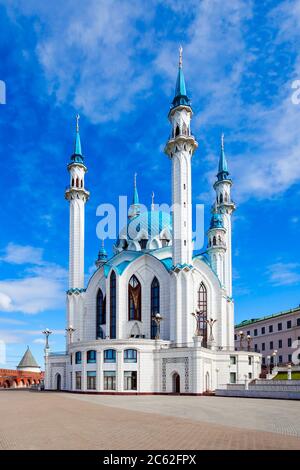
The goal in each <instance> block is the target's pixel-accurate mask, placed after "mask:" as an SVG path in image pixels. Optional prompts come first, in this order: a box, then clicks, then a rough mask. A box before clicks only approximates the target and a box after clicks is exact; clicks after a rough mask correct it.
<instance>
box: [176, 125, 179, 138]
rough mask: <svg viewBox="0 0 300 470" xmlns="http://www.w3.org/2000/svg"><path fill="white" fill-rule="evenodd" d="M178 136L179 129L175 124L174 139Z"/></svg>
mask: <svg viewBox="0 0 300 470" xmlns="http://www.w3.org/2000/svg"><path fill="white" fill-rule="evenodd" d="M179 134H180V129H179V126H178V124H177V126H176V129H175V137H177V136H178V135H179Z"/></svg>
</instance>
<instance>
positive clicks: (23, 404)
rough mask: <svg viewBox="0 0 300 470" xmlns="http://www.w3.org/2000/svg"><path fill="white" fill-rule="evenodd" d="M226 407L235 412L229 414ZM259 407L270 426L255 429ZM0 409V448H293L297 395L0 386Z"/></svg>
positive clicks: (297, 445)
mask: <svg viewBox="0 0 300 470" xmlns="http://www.w3.org/2000/svg"><path fill="white" fill-rule="evenodd" d="M227 400H230V401H231V404H230V403H226V402H227ZM249 401H250V402H251V403H247V402H249ZM259 402H263V403H259ZM168 403H169V404H168ZM281 407H283V416H285V421H284V422H283V425H282V427H280V426H279V424H277V427H276V432H274V426H273V427H272V422H273V421H274V420H275V421H276V420H277V416H278V413H279V416H281V413H282V411H281ZM264 409H267V412H265V411H264ZM142 410H145V411H142ZM195 410H196V411H195ZM222 410H226V411H225V414H223V412H222ZM230 410H232V411H230ZM204 411H205V412H204ZM244 412H246V413H255V415H256V417H257V424H258V425H257V426H256V427H258V428H259V430H258V429H256V427H255V424H256V422H255V418H254V420H253V422H252V425H251V423H250V421H249V420H247V419H245V416H246V415H244V414H243V413H244ZM230 413H231V415H236V414H237V418H235V419H234V418H231V419H229V418H228V417H230ZM264 414H265V416H266V417H267V420H268V421H267V424H266V426H265V427H266V429H271V430H272V431H273V432H267V431H265V430H263V431H262V430H261V429H260V428H261V427H262V425H261V422H262V421H263V416H264ZM220 415H221V417H220ZM209 416H213V419H211V418H210V422H209V420H208V418H207V417H209ZM218 416H219V418H218ZM243 416H244V419H240V418H243ZM0 417H1V419H0V449H1V450H4V449H107V450H110V449H111V450H115V449H133V450H135V449H136V450H138V449H146V450H155V449H159V450H167V449H173V450H176V449H178V450H181V449H182V450H184V449H199V450H200V449H300V432H299V427H297V426H296V425H295V422H296V421H299V404H298V403H297V402H288V403H286V402H282V401H278V400H247V399H236V398H234V399H232V398H223V397H173V396H169V397H161V396H151V397H143V396H133V397H127V396H126V397H124V396H115V397H111V396H93V395H88V396H87V395H86V396H83V395H74V394H67V393H56V392H31V391H28V390H3V391H0ZM272 417H273V418H272ZM252 418H253V416H252ZM227 419H228V421H227V425H224V421H225V423H226V420H227ZM272 419H273V421H272ZM212 421H213V422H212ZM277 421H278V423H279V421H280V419H279V420H277ZM277 421H276V422H277ZM244 423H246V424H247V426H245V425H244ZM238 425H239V426H238ZM251 426H254V427H252V428H251ZM269 426H270V428H269Z"/></svg>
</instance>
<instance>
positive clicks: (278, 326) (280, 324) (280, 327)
mask: <svg viewBox="0 0 300 470" xmlns="http://www.w3.org/2000/svg"><path fill="white" fill-rule="evenodd" d="M277 329H278V331H281V330H282V323H278V325H277Z"/></svg>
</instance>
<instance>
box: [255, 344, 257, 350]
mask: <svg viewBox="0 0 300 470" xmlns="http://www.w3.org/2000/svg"><path fill="white" fill-rule="evenodd" d="M254 351H255V352H257V344H255V345H254Z"/></svg>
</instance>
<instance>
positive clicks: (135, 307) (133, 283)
mask: <svg viewBox="0 0 300 470" xmlns="http://www.w3.org/2000/svg"><path fill="white" fill-rule="evenodd" d="M141 307H142V288H141V284H140V281H139V280H138V279H137V277H136V276H134V275H133V276H131V278H130V280H129V283H128V320H138V321H141V319H142V318H141V317H142V315H141V309H142V308H141Z"/></svg>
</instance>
